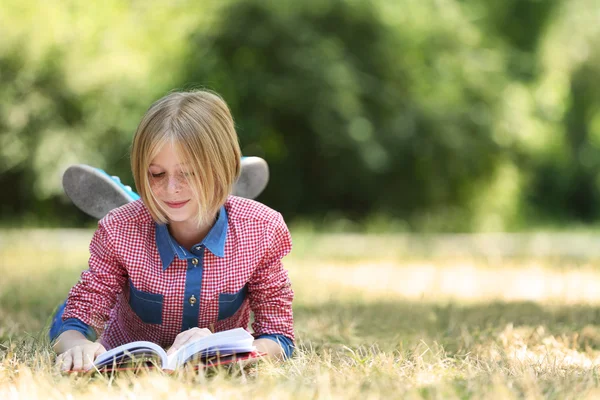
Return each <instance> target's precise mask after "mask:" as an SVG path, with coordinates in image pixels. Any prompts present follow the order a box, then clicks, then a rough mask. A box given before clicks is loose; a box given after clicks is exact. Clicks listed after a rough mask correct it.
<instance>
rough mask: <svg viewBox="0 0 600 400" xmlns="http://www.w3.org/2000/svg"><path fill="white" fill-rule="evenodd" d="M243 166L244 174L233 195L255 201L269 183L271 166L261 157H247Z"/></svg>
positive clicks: (243, 160)
mask: <svg viewBox="0 0 600 400" xmlns="http://www.w3.org/2000/svg"><path fill="white" fill-rule="evenodd" d="M242 164H243V168H242V173H241V175H240V177H239V179H238V180H237V181H236V182H235V185H234V186H233V195H234V196H239V197H245V198H247V199H255V198H257V197H258V195H259V194H261V193H262V191H263V190H265V188H266V187H267V183H269V165H268V164H267V162H266V161H265V160H263V159H262V158H259V157H245V158H243V159H242Z"/></svg>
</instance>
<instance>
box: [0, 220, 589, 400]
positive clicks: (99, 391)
mask: <svg viewBox="0 0 600 400" xmlns="http://www.w3.org/2000/svg"><path fill="white" fill-rule="evenodd" d="M90 238H91V231H88V230H84V231H26V232H23V231H4V232H0V274H1V275H0V276H1V277H2V278H1V279H0V398H2V399H5V398H10V399H18V398H27V399H29V398H44V399H46V398H56V399H59V398H60V399H63V398H67V397H69V396H72V397H77V398H99V397H102V398H134V397H139V398H165V397H168V396H171V395H172V396H173V397H208V398H211V397H213V398H222V397H226V398H239V399H242V398H243V399H248V398H249V397H252V398H257V397H258V398H274V399H280V398H298V399H304V398H316V399H329V398H343V399H346V398H361V399H368V398H390V397H393V398H400V397H402V398H416V399H420V398H426V399H436V398H439V399H442V398H443V399H446V398H457V399H465V398H484V399H489V398H498V399H505V398H533V399H536V398H549V399H554V398H585V397H589V398H595V397H597V396H599V395H600V385H599V382H598V380H599V377H598V365H600V326H599V325H598V321H599V320H600V311H599V309H598V304H599V303H600V293H598V292H600V291H599V290H597V289H598V288H599V287H600V270H598V269H597V268H596V261H597V260H596V258H595V256H594V255H593V254H592V255H585V254H584V255H582V256H580V257H575V258H574V257H559V256H552V257H545V256H544V255H543V254H538V253H536V256H535V257H531V256H527V254H526V251H518V252H517V253H515V254H517V256H516V257H505V256H502V255H501V254H499V253H498V252H497V251H495V250H494V249H493V248H492V250H490V251H487V252H486V250H485V248H482V247H477V248H478V249H479V250H478V252H477V253H476V254H475V253H473V254H468V253H465V252H454V253H453V252H450V251H448V250H447V248H446V247H444V246H445V245H443V244H442V245H440V243H439V242H431V241H426V239H418V238H415V237H408V236H391V235H387V236H360V235H323V234H308V233H298V234H296V233H294V242H295V250H294V251H293V253H292V254H291V255H290V256H289V257H288V258H287V259H286V260H285V263H286V266H287V268H288V270H289V271H290V275H291V279H292V283H293V287H294V290H295V293H296V298H295V301H294V316H295V328H296V334H297V343H298V351H297V352H296V356H295V357H294V359H292V360H290V361H288V362H286V363H283V364H271V363H267V362H265V363H262V364H260V365H258V366H257V367H254V368H251V369H249V370H247V371H239V370H233V371H225V370H222V371H216V372H215V371H213V372H209V373H203V372H201V373H184V374H179V375H176V376H168V375H164V374H162V373H160V372H148V373H143V374H140V375H138V376H132V375H125V374H121V375H119V376H117V377H104V376H91V377H90V376H63V375H61V374H59V373H57V372H55V371H54V370H53V368H52V366H53V354H52V352H51V351H50V348H49V345H48V342H47V339H46V332H45V329H47V325H48V323H49V319H50V315H51V313H52V311H53V309H54V307H56V305H58V303H59V302H61V301H62V300H63V299H64V297H65V296H66V294H67V292H68V290H69V288H70V286H71V285H72V284H73V283H75V282H76V281H77V278H78V276H79V274H80V272H81V271H82V269H83V266H84V265H85V264H86V260H87V245H88V241H89V239H90ZM407 243H408V244H407ZM428 246H430V249H431V251H430V252H429V254H425V252H424V251H422V249H425V248H427V247H428ZM411 247H412V248H415V249H421V250H419V251H416V252H414V253H411V252H410V248H411ZM173 394H175V395H173Z"/></svg>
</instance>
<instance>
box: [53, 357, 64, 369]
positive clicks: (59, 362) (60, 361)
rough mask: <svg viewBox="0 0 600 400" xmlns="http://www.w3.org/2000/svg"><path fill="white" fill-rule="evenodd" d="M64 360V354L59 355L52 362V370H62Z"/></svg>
mask: <svg viewBox="0 0 600 400" xmlns="http://www.w3.org/2000/svg"><path fill="white" fill-rule="evenodd" d="M64 358H65V357H64V354H59V355H58V356H56V360H55V361H54V368H56V369H57V370H59V371H60V370H61V368H62V364H63V361H64Z"/></svg>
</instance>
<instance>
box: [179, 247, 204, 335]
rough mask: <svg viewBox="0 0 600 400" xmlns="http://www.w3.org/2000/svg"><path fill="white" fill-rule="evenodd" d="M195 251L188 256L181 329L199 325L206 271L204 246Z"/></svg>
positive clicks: (184, 329)
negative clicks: (201, 292)
mask: <svg viewBox="0 0 600 400" xmlns="http://www.w3.org/2000/svg"><path fill="white" fill-rule="evenodd" d="M199 247H200V249H199V250H197V251H194V255H193V256H192V257H188V258H187V271H186V275H185V294H184V297H183V321H182V325H181V331H182V332H183V331H186V330H188V329H190V328H195V327H197V326H198V316H199V311H200V310H199V308H200V289H201V287H202V274H203V271H204V250H205V247H204V246H199Z"/></svg>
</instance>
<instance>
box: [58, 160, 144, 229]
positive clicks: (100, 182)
mask: <svg viewBox="0 0 600 400" xmlns="http://www.w3.org/2000/svg"><path fill="white" fill-rule="evenodd" d="M63 189H64V191H65V193H66V194H67V196H68V197H69V198H70V199H71V201H72V202H73V203H74V204H75V205H76V206H77V207H78V208H79V209H80V210H81V211H83V212H85V213H86V214H88V215H91V216H92V217H94V218H97V219H101V218H102V217H104V216H105V215H106V214H108V213H109V211H111V210H114V209H115V208H118V207H121V206H122V205H125V204H127V203H130V202H132V201H133V200H135V199H133V198H132V197H131V196H129V195H128V194H127V193H126V192H125V191H124V189H123V188H122V187H121V186H120V185H119V184H118V183H116V182H115V181H113V180H112V179H111V177H110V176H108V175H107V174H106V173H105V172H104V171H102V170H98V169H96V168H93V167H90V166H89V165H84V164H78V165H72V166H70V167H69V168H67V170H66V171H65V173H64V174H63Z"/></svg>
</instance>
